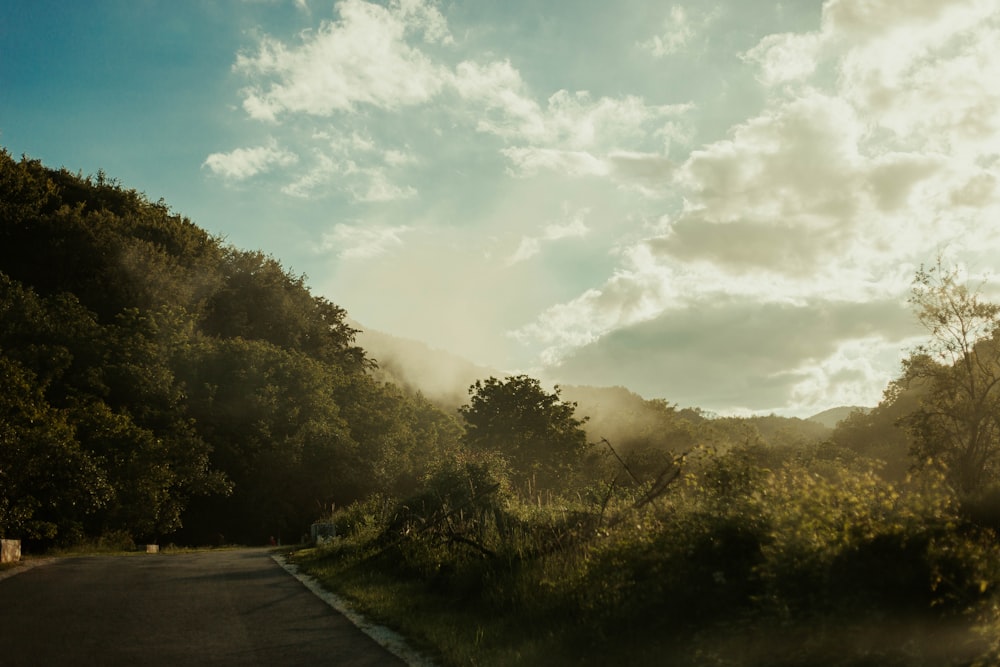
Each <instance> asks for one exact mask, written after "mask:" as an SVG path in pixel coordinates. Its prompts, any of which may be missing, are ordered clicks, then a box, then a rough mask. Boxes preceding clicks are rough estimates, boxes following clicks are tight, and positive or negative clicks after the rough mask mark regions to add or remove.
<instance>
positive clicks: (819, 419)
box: [808, 405, 871, 428]
mask: <svg viewBox="0 0 1000 667" xmlns="http://www.w3.org/2000/svg"><path fill="white" fill-rule="evenodd" d="M857 411H861V412H870V411H871V408H865V407H861V406H859V405H844V406H840V407H837V408H830V409H829V410H824V411H823V412H820V413H817V414H815V415H813V416H812V417H809V418H808V421H811V422H816V423H818V424H823V425H824V426H826V427H828V428H836V427H837V424H839V423H840V422H842V421H843V420H845V419H847V418H848V417H849V416H850V415H851V413H853V412H857Z"/></svg>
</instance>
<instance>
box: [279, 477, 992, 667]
mask: <svg viewBox="0 0 1000 667" xmlns="http://www.w3.org/2000/svg"><path fill="white" fill-rule="evenodd" d="M732 463H733V462H732V461H722V462H721V463H720V465H722V464H725V465H730V464H732ZM713 465H714V464H713ZM721 472H726V475H724V476H722V477H719V475H718V474H716V475H715V477H713V476H712V475H705V476H702V477H700V478H697V479H696V478H692V479H690V480H687V481H685V482H684V484H683V485H681V486H679V487H678V488H677V489H676V490H675V491H674V493H673V494H672V495H670V496H669V497H663V498H661V499H660V501H661V502H660V503H658V504H657V506H656V507H653V506H650V505H643V506H641V507H640V506H637V504H636V503H635V501H634V496H629V495H622V496H619V497H615V498H609V497H607V496H605V497H604V498H601V499H599V502H597V503H591V504H590V505H588V501H587V500H586V499H584V497H583V496H582V495H581V496H578V497H577V500H575V501H568V500H564V499H563V500H559V501H558V502H555V503H552V504H551V505H547V506H539V505H538V504H537V503H526V502H524V501H523V500H522V499H520V498H518V497H517V496H516V495H514V494H502V493H500V492H497V491H496V489H497V486H496V485H495V484H491V483H489V482H490V480H488V479H484V478H483V475H482V473H483V471H482V470H470V471H468V475H466V476H464V477H463V476H462V475H456V474H455V471H454V470H452V471H450V473H449V475H450V479H449V481H448V483H446V484H438V482H440V481H441V480H433V479H432V480H430V481H429V482H428V485H429V486H428V488H429V489H430V491H425V492H424V493H423V494H422V495H420V496H417V497H413V498H407V499H405V500H404V501H400V502H393V501H391V500H389V499H385V498H378V499H373V500H370V501H369V502H367V503H361V504H359V505H357V506H354V507H349V508H344V510H342V511H341V512H340V513H339V514H338V515H337V516H335V517H334V519H335V521H337V522H338V530H339V532H340V534H341V535H342V536H341V537H339V538H336V539H335V540H333V541H332V542H331V543H328V544H327V545H324V546H322V547H319V548H316V549H312V550H304V551H299V552H297V553H295V554H294V555H293V558H292V560H293V562H295V564H296V565H297V566H298V567H299V568H300V569H301V570H302V571H304V572H306V573H308V574H310V575H312V576H314V577H316V578H317V579H318V580H319V581H320V582H321V583H322V584H323V585H325V586H326V587H327V588H329V589H330V590H332V591H334V592H335V593H337V594H339V595H340V596H342V597H343V598H345V600H347V601H348V603H349V604H351V605H352V606H353V607H354V608H355V609H356V610H357V611H359V612H360V613H362V614H363V615H365V616H366V617H368V618H369V619H371V620H373V621H375V622H377V623H380V624H383V625H385V626H387V627H389V628H391V629H393V630H395V631H396V632H398V633H400V634H401V635H403V636H404V637H407V638H408V640H409V641H410V642H411V644H412V645H413V647H414V648H415V649H417V650H419V651H421V652H423V653H424V654H425V655H428V656H429V657H431V658H432V659H434V660H436V661H437V662H438V664H440V665H442V666H443V667H458V666H466V665H468V666H477V667H493V666H497V667H499V666H506V665H546V666H558V665H581V666H587V665H594V666H597V665H608V664H627V665H634V666H636V667H644V666H646V665H649V666H653V665H663V664H670V665H676V666H678V667H694V666H699V667H701V666H711V665H719V666H723V665H725V666H728V667H764V666H765V665H767V666H782V665H788V666H792V665H803V666H804V665H811V666H814V667H834V666H836V667H846V666H855V665H856V666H858V667H860V666H861V665H896V666H899V667H918V666H919V667H924V666H929V665H934V666H938V665H955V666H956V667H957V666H959V665H963V666H971V665H983V666H985V665H992V664H1000V645H998V641H1000V640H998V638H997V632H996V631H997V630H998V629H1000V595H998V594H1000V548H998V545H997V541H996V536H995V535H993V534H992V533H989V532H986V533H983V532H982V531H978V530H976V529H974V528H973V527H969V526H967V525H963V524H962V523H961V521H960V517H958V515H957V514H956V513H955V507H954V503H953V502H952V498H951V497H950V496H949V495H948V494H947V492H946V490H945V489H943V488H942V487H941V486H940V484H939V483H938V480H933V479H932V480H929V481H928V480H924V481H915V482H914V483H913V484H911V485H909V486H906V487H899V488H897V487H894V486H892V485H887V484H885V483H884V482H882V481H881V480H879V479H878V478H877V477H876V476H873V475H871V474H868V473H864V472H862V473H858V472H851V471H844V470H833V471H830V470H827V471H826V472H825V473H824V475H825V476H824V475H820V474H817V472H816V470H814V469H805V468H801V467H788V468H786V469H783V470H779V471H775V472H767V473H766V474H761V475H760V476H758V477H757V478H756V479H755V481H753V484H752V485H742V486H741V485H736V486H734V485H733V484H732V480H733V479H741V477H740V476H739V475H735V476H734V475H732V474H730V473H732V472H733V471H721ZM736 472H740V471H739V470H737V471H736ZM715 473H720V471H719V470H716V471H715ZM715 473H713V474H715ZM456 479H457V480H458V481H460V482H461V483H459V484H452V482H454V481H455V480H456ZM716 479H724V480H726V482H727V483H726V485H725V486H724V487H721V488H720V487H719V486H718V485H713V483H712V482H713V480H716ZM435 484H438V486H437V487H435ZM484 489H485V491H484ZM574 503H575V504H574Z"/></svg>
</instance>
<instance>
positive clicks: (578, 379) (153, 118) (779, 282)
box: [0, 0, 1000, 415]
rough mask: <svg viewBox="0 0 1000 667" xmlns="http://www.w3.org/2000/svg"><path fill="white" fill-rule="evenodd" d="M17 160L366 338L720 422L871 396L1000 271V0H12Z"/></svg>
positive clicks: (10, 56)
mask: <svg viewBox="0 0 1000 667" xmlns="http://www.w3.org/2000/svg"><path fill="white" fill-rule="evenodd" d="M0 44H2V46H0V145H3V146H4V147H6V148H7V149H8V150H9V151H10V152H11V153H13V154H15V155H20V154H22V153H24V154H27V155H28V156H29V157H33V158H39V159H41V160H43V161H44V162H45V163H46V164H48V165H50V166H55V167H58V166H65V167H66V168H68V169H70V170H72V171H81V172H82V173H84V174H92V173H96V172H97V170H98V169H103V170H104V171H105V172H106V173H107V174H108V175H109V176H112V177H115V178H118V179H120V180H121V181H122V182H123V183H125V184H126V185H128V186H129V187H134V188H136V189H138V190H141V191H143V192H145V193H146V194H147V195H148V196H149V197H150V198H151V199H153V200H157V199H160V198H161V197H162V198H163V199H165V201H166V202H167V203H168V204H169V205H170V206H171V207H172V208H173V209H174V210H175V211H177V212H179V213H182V214H184V215H186V216H188V217H190V218H191V219H192V220H194V221H195V222H196V223H197V224H199V225H200V226H202V227H204V228H205V229H207V230H208V231H210V232H212V233H213V234H217V235H219V236H222V237H224V238H226V239H227V240H228V241H229V242H231V243H232V244H234V245H236V246H238V247H241V248H245V249H261V250H263V251H265V252H267V253H269V254H271V255H273V256H274V257H275V258H277V259H279V260H280V261H281V262H282V263H283V264H284V266H285V267H286V268H288V269H290V270H291V271H293V272H295V273H305V274H306V275H307V276H308V283H309V285H310V286H311V288H312V289H313V291H314V292H316V293H319V294H322V295H324V296H326V297H327V298H329V299H330V300H332V301H333V302H335V303H337V304H339V305H341V306H343V307H345V308H346V309H347V310H348V312H349V314H350V315H351V316H352V317H353V318H354V319H355V320H357V321H358V322H359V323H361V325H362V326H364V327H372V328H374V329H378V330H381V331H385V332H387V333H391V334H393V335H395V336H401V337H408V338H414V339H417V340H421V341H423V342H426V343H428V344H429V345H431V346H433V347H437V348H441V349H445V350H448V351H451V352H455V353H458V354H460V355H463V356H465V357H467V358H468V359H470V360H472V361H475V362H477V363H480V364H483V365H488V366H491V367H494V368H497V369H500V370H505V371H520V372H528V373H532V374H534V375H536V376H539V377H542V378H544V379H546V380H550V381H558V382H562V383H564V384H592V385H623V386H626V387H628V388H630V389H632V390H634V391H637V392H639V393H641V394H642V395H644V396H647V397H659V398H665V399H667V400H669V401H671V402H675V403H679V404H681V405H697V406H700V407H703V408H707V409H710V410H715V411H717V412H720V413H740V414H746V413H753V412H763V413H768V412H772V411H774V412H778V413H779V414H789V415H807V414H811V413H812V412H817V411H819V410H822V409H825V408H827V407H832V406H835V405H843V404H866V405H872V404H874V403H876V402H877V401H878V400H879V398H880V395H881V392H882V390H883V389H884V387H885V385H886V382H887V381H888V380H889V379H891V378H892V377H893V376H894V375H896V374H897V372H898V370H899V360H900V358H901V357H902V356H903V355H904V354H905V352H906V350H907V349H909V348H910V347H911V346H913V345H914V344H916V343H917V342H918V340H919V335H920V332H919V331H918V330H917V329H916V327H915V322H914V319H913V317H912V316H911V315H910V313H909V310H908V307H907V304H906V297H907V295H908V292H909V286H910V280H911V278H912V276H913V273H914V271H915V270H916V269H917V267H919V266H920V265H921V263H933V262H934V261H935V260H936V258H937V256H938V255H939V254H942V253H943V254H944V255H945V256H946V259H947V260H948V261H949V262H955V263H958V264H960V265H962V266H965V267H967V269H968V271H969V274H970V276H973V277H978V276H981V275H985V276H987V277H986V280H987V284H986V289H987V291H990V292H991V293H992V290H994V288H995V285H994V283H993V282H990V281H991V280H992V279H991V278H989V274H990V272H995V271H996V266H995V264H996V257H998V256H1000V253H998V251H1000V223H998V216H997V213H998V208H1000V206H998V196H1000V189H998V186H997V178H998V175H1000V173H998V172H1000V119H998V112H997V109H1000V87H998V86H997V85H995V84H991V83H990V82H996V81H1000V4H998V2H997V0H952V1H950V2H943V1H942V0H827V2H820V1H818V0H808V1H807V0H785V1H783V2H772V1H764V0H719V1H718V2H711V1H698V2H671V1H669V0H668V1H666V2H654V1H650V0H623V1H621V2H616V3H609V2H606V1H602V2H597V1H592V0H578V1H574V2H526V1H521V0H510V1H505V2H500V1H493V2H489V1H476V2H471V1H468V2H465V1H454V2H446V1H445V0H441V1H439V2H434V1H432V0H390V1H384V2H367V1H365V0H343V1H341V2H329V1H323V2H320V1H319V0H242V1H241V0H204V1H198V2H183V1H182V2H177V1H174V2H165V1H157V0H129V1H125V0H120V1H110V0H104V1H96V2H90V3H66V2H62V1H59V2H55V1H52V2H48V1H45V0H32V1H30V2H29V1H24V0H14V1H13V2H8V3H7V4H6V5H5V9H4V10H3V16H2V21H0Z"/></svg>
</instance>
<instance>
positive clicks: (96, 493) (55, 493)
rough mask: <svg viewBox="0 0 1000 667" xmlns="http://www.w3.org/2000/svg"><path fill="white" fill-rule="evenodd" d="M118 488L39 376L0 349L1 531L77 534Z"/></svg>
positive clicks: (30, 535)
mask: <svg viewBox="0 0 1000 667" xmlns="http://www.w3.org/2000/svg"><path fill="white" fill-rule="evenodd" d="M112 495H113V490H112V489H111V487H110V485H109V484H108V481H107V478H106V476H105V473H104V471H103V469H102V468H101V466H100V465H99V461H98V460H97V459H95V457H93V456H92V455H91V454H90V453H88V452H86V451H84V450H83V449H82V448H81V447H80V443H79V442H78V441H77V439H76V436H75V433H74V429H73V426H72V425H71V424H70V423H69V421H68V420H67V418H66V414H65V413H64V412H63V411H61V410H57V409H55V408H53V407H52V406H51V405H49V404H48V403H47V402H46V401H45V398H44V396H43V394H42V391H41V390H40V388H39V387H38V379H37V377H35V376H34V374H32V373H31V371H29V370H28V369H26V368H25V367H24V366H22V365H21V364H19V363H17V362H16V361H14V360H12V359H9V358H8V357H6V356H4V355H3V353H2V351H0V535H2V536H3V537H13V538H25V539H53V538H55V539H59V540H60V541H63V542H72V541H74V540H76V539H78V538H79V537H80V536H81V534H82V530H83V525H84V521H85V520H86V519H87V517H88V516H90V515H91V514H93V513H94V512H96V511H97V510H99V509H100V508H101V507H102V506H104V504H105V503H106V502H107V501H108V500H109V499H110V497H111V496H112Z"/></svg>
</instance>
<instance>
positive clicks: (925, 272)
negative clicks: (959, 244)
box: [903, 260, 1000, 494]
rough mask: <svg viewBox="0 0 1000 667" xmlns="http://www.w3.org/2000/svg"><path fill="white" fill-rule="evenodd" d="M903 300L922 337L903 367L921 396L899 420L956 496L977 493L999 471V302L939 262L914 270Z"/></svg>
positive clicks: (922, 457) (922, 456)
mask: <svg viewBox="0 0 1000 667" xmlns="http://www.w3.org/2000/svg"><path fill="white" fill-rule="evenodd" d="M911 303H912V304H913V305H914V307H915V309H916V314H917V317H918V319H919V321H920V323H921V324H922V325H923V326H924V327H925V328H926V329H927V331H928V332H929V333H930V340H929V342H928V343H926V344H925V345H921V346H920V347H918V348H916V349H915V350H914V351H913V353H912V354H911V355H910V356H909V358H908V359H906V360H905V361H904V363H903V368H904V379H905V380H906V382H907V383H908V384H909V385H910V386H913V387H915V388H917V389H919V390H921V391H922V393H923V400H922V402H921V404H920V407H919V408H918V409H917V410H916V411H915V412H914V413H913V414H912V415H910V416H909V417H908V418H907V424H908V425H909V427H910V429H911V431H912V433H913V435H914V439H915V444H914V453H915V454H916V455H917V456H918V457H919V459H920V460H927V459H932V460H936V461H938V462H940V463H942V464H943V465H944V466H946V468H947V469H948V472H949V475H950V476H951V479H952V481H953V483H954V484H955V485H956V487H957V488H958V490H960V491H961V492H963V493H965V494H971V493H975V492H978V491H981V490H982V489H983V488H984V487H985V486H986V485H988V484H990V483H993V482H995V481H996V480H997V474H998V472H1000V337H998V334H1000V305H997V304H995V303H991V302H989V301H987V300H985V299H984V298H983V297H982V295H981V293H980V291H979V290H975V289H970V288H969V287H968V285H967V284H966V283H965V282H964V281H963V280H962V277H961V274H960V272H959V271H958V270H957V269H954V268H946V267H943V266H942V264H941V261H940V260H939V261H938V263H937V265H936V266H934V267H932V268H930V269H925V268H923V267H921V269H920V270H919V271H918V272H917V274H916V277H915V279H914V287H913V293H912V297H911Z"/></svg>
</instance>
